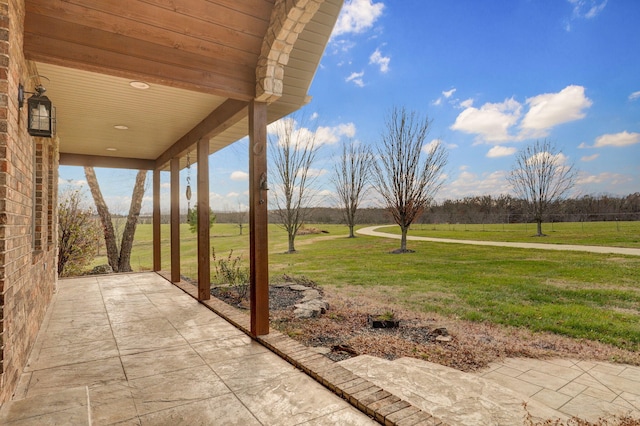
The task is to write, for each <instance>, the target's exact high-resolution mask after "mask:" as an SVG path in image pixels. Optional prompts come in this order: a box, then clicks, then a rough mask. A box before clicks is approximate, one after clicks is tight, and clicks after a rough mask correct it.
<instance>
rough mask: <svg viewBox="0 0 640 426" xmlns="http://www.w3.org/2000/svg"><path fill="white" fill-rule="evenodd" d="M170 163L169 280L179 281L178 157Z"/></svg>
mask: <svg viewBox="0 0 640 426" xmlns="http://www.w3.org/2000/svg"><path fill="white" fill-rule="evenodd" d="M170 165H171V219H170V220H171V225H170V226H171V238H170V245H171V282H174V283H177V282H179V281H180V159H179V158H177V157H176V158H172V159H171V161H170Z"/></svg>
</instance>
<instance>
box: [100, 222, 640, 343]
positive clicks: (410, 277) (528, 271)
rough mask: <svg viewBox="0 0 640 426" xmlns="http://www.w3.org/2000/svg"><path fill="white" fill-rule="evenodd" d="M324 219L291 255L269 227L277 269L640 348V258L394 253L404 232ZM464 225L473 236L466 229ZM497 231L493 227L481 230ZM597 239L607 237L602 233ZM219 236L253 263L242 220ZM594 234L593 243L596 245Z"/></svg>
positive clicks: (220, 248) (139, 243)
mask: <svg viewBox="0 0 640 426" xmlns="http://www.w3.org/2000/svg"><path fill="white" fill-rule="evenodd" d="M480 226H481V225H480ZM557 226H558V224H556V225H555V226H554V227H557ZM576 226H577V227H578V228H579V227H580V224H577V225H576ZM317 227H318V228H321V229H323V230H327V231H329V233H328V234H317V235H306V236H300V237H298V238H297V239H296V247H297V248H298V253H296V254H284V253H283V252H284V251H285V250H286V234H285V233H284V232H283V231H282V230H281V229H279V228H277V227H276V226H274V225H272V226H271V228H270V254H269V256H270V270H271V274H272V276H273V277H276V276H280V275H282V274H284V273H286V274H288V275H297V276H300V275H304V276H306V277H307V278H310V279H312V280H314V281H316V282H317V283H318V284H319V285H321V286H324V287H327V288H333V289H336V291H339V292H343V293H344V294H349V292H351V291H353V290H354V289H362V288H364V289H370V290H371V292H372V293H375V294H376V295H377V296H378V297H382V298H384V299H385V300H389V301H390V302H392V303H398V304H401V305H403V306H405V307H407V308H409V309H412V310H416V311H423V312H438V313H440V314H443V315H447V316H451V317H457V318H462V319H468V320H473V321H486V322H492V323H497V324H504V325H512V326H519V327H527V328H529V329H531V330H534V331H551V332H554V333H559V334H563V335H566V336H571V337H576V338H586V339H592V340H598V341H601V342H605V343H609V344H612V345H615V346H618V347H622V348H626V349H630V350H636V351H637V350H640V257H633V256H620V255H606V254H591V253H578V252H555V251H544V250H531V249H511V248H497V247H481V246H470V245H458V244H444V243H431V242H414V241H410V242H409V248H411V249H413V250H415V253H411V254H402V255H395V254H389V252H390V251H391V250H393V249H395V248H397V246H398V244H399V242H398V241H396V240H386V239H383V238H376V237H364V236H359V237H358V238H355V239H349V238H346V234H347V228H346V227H344V226H337V225H317ZM388 229H389V230H391V229H392V228H388ZM182 231H183V232H182V236H183V238H182V247H183V251H182V261H181V269H182V271H183V274H185V275H189V276H192V277H195V274H196V271H197V266H196V253H195V236H194V235H193V234H191V233H190V232H189V231H188V228H187V226H186V225H185V226H184V229H182ZM430 232H432V231H430V230H426V229H425V230H424V231H422V233H423V234H429V233H430ZM443 232H454V231H443ZM456 232H459V234H460V235H464V238H469V237H468V236H467V235H466V233H465V232H464V231H456ZM467 232H476V234H479V233H481V232H482V231H467ZM555 232H557V233H558V239H559V240H565V238H562V237H561V236H560V233H561V231H560V230H557V231H555ZM612 232H615V231H612ZM416 233H417V232H415V231H413V232H412V234H414V235H415V234H416ZM497 234H498V232H487V231H485V232H484V234H482V235H497ZM150 237H151V226H150V225H142V226H139V227H138V232H137V234H136V244H135V247H134V251H133V254H132V266H133V268H134V269H136V270H145V269H149V268H150V266H151V242H150V239H151V238H150ZM447 237H450V235H447ZM572 238H573V237H569V236H567V238H566V239H572ZM599 238H600V240H601V241H605V240H606V236H604V234H603V235H602V236H600V237H599ZM612 238H613V237H612ZM211 240H212V245H213V246H214V247H215V249H216V252H217V253H218V256H219V257H223V256H224V257H226V255H227V254H228V252H229V250H231V249H233V250H234V253H238V254H242V255H243V256H244V259H245V261H246V259H247V257H248V254H247V247H248V236H247V235H246V234H245V235H244V236H242V237H241V236H239V235H238V229H237V227H234V226H233V225H225V224H215V225H214V226H213V237H212V239H211ZM540 240H541V239H534V241H538V242H539V241H540ZM545 240H546V239H545ZM592 240H593V239H592V238H591V237H590V238H588V239H587V240H586V241H588V242H586V243H587V244H594V243H593V241H592ZM578 241H579V240H577V239H573V240H572V241H571V242H572V243H574V244H575V243H578ZM567 242H568V241H567ZM168 256H169V253H168V227H163V258H164V259H166V260H163V262H164V263H163V268H164V269H169V267H170V266H169V261H168ZM96 263H105V260H104V259H102V260H101V261H98V262H96ZM212 269H213V268H212Z"/></svg>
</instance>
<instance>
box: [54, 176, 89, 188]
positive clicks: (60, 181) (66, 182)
mask: <svg viewBox="0 0 640 426" xmlns="http://www.w3.org/2000/svg"><path fill="white" fill-rule="evenodd" d="M58 185H68V186H76V187H78V186H85V185H87V181H86V180H84V179H78V180H76V179H63V178H61V177H58Z"/></svg>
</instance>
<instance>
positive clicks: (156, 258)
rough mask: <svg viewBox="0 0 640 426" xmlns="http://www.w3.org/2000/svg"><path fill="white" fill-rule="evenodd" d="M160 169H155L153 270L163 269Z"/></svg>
mask: <svg viewBox="0 0 640 426" xmlns="http://www.w3.org/2000/svg"><path fill="white" fill-rule="evenodd" d="M160 173H161V172H160V170H159V169H155V170H154V171H153V225H152V226H153V231H152V234H153V270H154V271H160V270H161V269H162V264H161V251H160V241H161V240H162V238H161V235H160Z"/></svg>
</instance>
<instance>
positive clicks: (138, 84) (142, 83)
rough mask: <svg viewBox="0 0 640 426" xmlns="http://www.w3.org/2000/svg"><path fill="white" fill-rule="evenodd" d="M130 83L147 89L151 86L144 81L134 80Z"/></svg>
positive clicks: (138, 87)
mask: <svg viewBox="0 0 640 426" xmlns="http://www.w3.org/2000/svg"><path fill="white" fill-rule="evenodd" d="M129 85H130V86H131V87H133V88H136V89H140V90H146V89H148V88H149V87H150V86H149V85H148V84H147V83H145V82H144V81H132V82H131V83H129Z"/></svg>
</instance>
